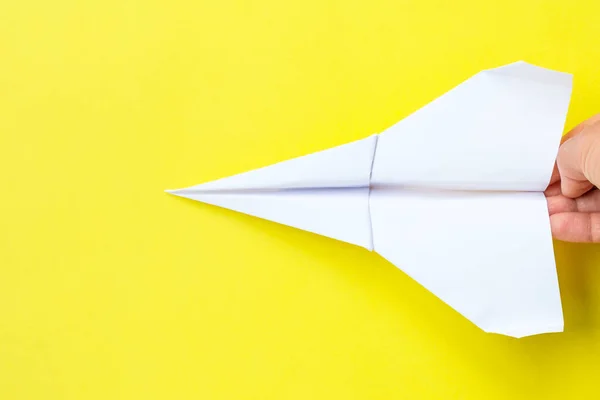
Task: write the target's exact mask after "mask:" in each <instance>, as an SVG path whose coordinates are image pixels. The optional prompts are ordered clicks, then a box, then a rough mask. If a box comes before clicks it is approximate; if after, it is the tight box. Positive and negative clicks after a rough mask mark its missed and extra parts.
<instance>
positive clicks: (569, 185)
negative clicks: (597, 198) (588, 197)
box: [560, 177, 594, 198]
mask: <svg viewBox="0 0 600 400" xmlns="http://www.w3.org/2000/svg"><path fill="white" fill-rule="evenodd" d="M560 186H561V189H560V190H561V192H562V193H563V194H564V195H565V196H567V197H570V198H576V197H579V196H581V195H583V194H585V193H586V192H588V191H589V190H590V189H592V188H593V187H594V185H593V184H592V183H590V182H588V181H587V180H578V179H572V178H569V177H563V179H562V180H561V183H560Z"/></svg>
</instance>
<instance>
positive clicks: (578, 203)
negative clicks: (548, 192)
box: [546, 189, 600, 215]
mask: <svg viewBox="0 0 600 400" xmlns="http://www.w3.org/2000/svg"><path fill="white" fill-rule="evenodd" d="M546 201H547V202H548V213H549V214H550V215H553V214H558V213H564V212H584V213H591V212H600V190H598V189H595V190H592V191H591V192H589V193H586V194H584V195H583V196H581V197H578V198H576V199H571V198H569V197H565V196H562V195H560V194H558V195H555V196H548V197H547V198H546Z"/></svg>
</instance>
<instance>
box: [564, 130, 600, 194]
mask: <svg viewBox="0 0 600 400" xmlns="http://www.w3.org/2000/svg"><path fill="white" fill-rule="evenodd" d="M598 151H600V123H596V124H589V125H588V126H587V127H586V128H585V129H584V130H582V131H581V133H580V134H578V135H576V136H574V137H572V138H571V139H569V140H567V141H566V142H565V143H563V144H562V145H561V146H560V149H559V151H558V157H557V159H556V164H557V166H558V171H559V173H560V181H561V192H562V194H563V195H564V196H567V197H572V198H574V197H579V196H581V195H582V194H584V193H585V192H587V191H588V190H590V189H591V188H592V187H593V186H594V185H593V183H592V182H596V180H597V178H600V177H599V176H598V174H599V172H598V171H596V170H597V169H600V157H598V154H597V153H598Z"/></svg>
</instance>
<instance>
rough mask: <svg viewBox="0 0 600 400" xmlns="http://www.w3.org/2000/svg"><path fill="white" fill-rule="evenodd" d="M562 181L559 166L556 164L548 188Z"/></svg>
mask: <svg viewBox="0 0 600 400" xmlns="http://www.w3.org/2000/svg"><path fill="white" fill-rule="evenodd" d="M559 180H560V173H559V172H558V166H557V165H556V163H554V169H553V170H552V176H551V177H550V183H549V184H548V186H551V185H553V184H554V183H556V182H558V181H559Z"/></svg>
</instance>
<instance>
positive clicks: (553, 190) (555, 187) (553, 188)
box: [544, 181, 561, 197]
mask: <svg viewBox="0 0 600 400" xmlns="http://www.w3.org/2000/svg"><path fill="white" fill-rule="evenodd" d="M544 194H545V195H546V197H552V196H558V195H559V194H561V193H560V181H558V182H554V183H553V184H551V185H550V186H548V189H546V190H545V191H544Z"/></svg>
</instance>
